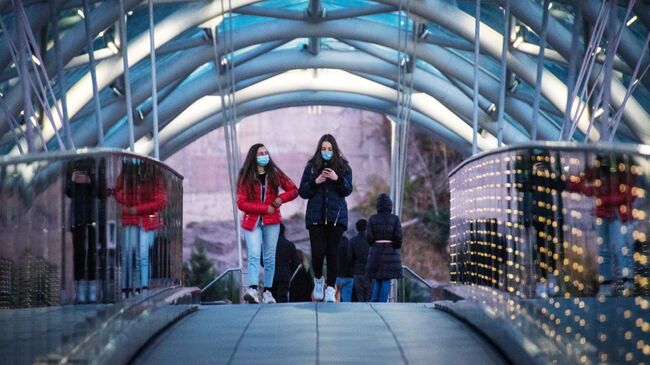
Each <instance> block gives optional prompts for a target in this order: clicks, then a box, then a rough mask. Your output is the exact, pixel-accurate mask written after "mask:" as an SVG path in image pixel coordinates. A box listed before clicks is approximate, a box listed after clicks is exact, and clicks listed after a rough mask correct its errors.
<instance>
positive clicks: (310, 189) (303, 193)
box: [298, 164, 317, 199]
mask: <svg viewBox="0 0 650 365" xmlns="http://www.w3.org/2000/svg"><path fill="white" fill-rule="evenodd" d="M316 186H317V185H316V182H315V181H314V179H313V178H312V176H311V165H310V164H307V166H305V170H304V171H303V172H302V178H301V179H300V188H299V189H298V194H300V197H301V198H303V199H309V198H311V197H313V196H314V194H316Z"/></svg>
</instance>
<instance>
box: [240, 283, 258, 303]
mask: <svg viewBox="0 0 650 365" xmlns="http://www.w3.org/2000/svg"><path fill="white" fill-rule="evenodd" d="M259 296H260V294H259V293H258V292H257V289H253V288H250V287H249V288H248V289H246V293H244V300H245V301H247V302H248V303H249V304H260V298H259Z"/></svg>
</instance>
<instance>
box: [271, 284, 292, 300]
mask: <svg viewBox="0 0 650 365" xmlns="http://www.w3.org/2000/svg"><path fill="white" fill-rule="evenodd" d="M272 294H273V298H275V301H276V302H278V303H288V302H289V282H288V281H274V282H273V291H272Z"/></svg>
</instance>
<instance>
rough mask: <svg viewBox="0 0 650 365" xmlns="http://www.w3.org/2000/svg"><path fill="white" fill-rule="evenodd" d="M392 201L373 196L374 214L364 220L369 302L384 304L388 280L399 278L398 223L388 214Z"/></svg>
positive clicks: (400, 272)
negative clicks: (374, 202)
mask: <svg viewBox="0 0 650 365" xmlns="http://www.w3.org/2000/svg"><path fill="white" fill-rule="evenodd" d="M392 211H393V202H392V201H391V199H390V197H389V196H388V195H386V194H384V193H382V194H380V195H379V197H377V214H374V215H372V216H371V217H370V218H369V219H368V227H367V229H366V238H367V240H368V243H369V244H370V249H369V251H368V262H367V263H366V275H367V276H368V278H370V279H372V280H374V282H373V286H372V301H373V302H387V301H388V295H389V293H390V281H391V280H392V279H399V278H401V277H402V260H401V258H400V254H399V249H400V248H401V247H402V223H401V222H400V219H399V217H398V216H396V215H395V214H392Z"/></svg>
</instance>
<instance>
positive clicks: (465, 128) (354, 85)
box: [119, 70, 497, 149]
mask: <svg viewBox="0 0 650 365" xmlns="http://www.w3.org/2000/svg"><path fill="white" fill-rule="evenodd" d="M310 74H311V73H310V70H294V71H289V72H285V73H283V74H280V75H278V76H274V77H272V78H270V79H268V80H265V81H262V82H260V83H257V84H255V85H252V86H249V87H247V88H245V89H242V90H239V91H237V93H236V100H238V102H245V101H248V100H254V99H257V98H261V97H265V96H270V95H276V94H281V93H287V92H296V91H307V90H311V91H342V92H348V93H354V94H360V95H367V96H372V97H375V98H379V99H384V100H387V101H394V100H395V98H396V97H397V94H396V91H395V90H394V89H391V88H388V87H386V86H383V85H380V84H377V83H375V82H373V81H370V80H367V79H364V78H362V77H359V76H355V75H352V74H350V73H348V72H345V71H340V70H321V71H320V74H321V75H322V76H319V77H318V78H313V77H305V76H309V75H310ZM218 101H219V97H218V96H212V97H203V98H201V99H198V100H197V101H196V102H194V103H193V104H192V105H191V106H190V107H188V108H187V109H185V110H184V111H183V112H182V113H181V114H180V115H179V116H177V117H176V118H174V120H173V121H171V122H170V123H169V124H168V125H167V126H166V127H165V128H163V129H162V130H161V131H160V133H159V138H160V142H161V144H164V143H166V141H167V140H169V139H171V138H173V137H174V136H175V135H176V134H178V133H180V132H182V131H184V130H186V129H188V128H191V127H192V126H193V125H194V124H196V123H198V122H200V121H201V120H203V119H205V118H208V117H209V116H211V115H213V114H215V113H218V112H219V111H220V107H221V104H220V103H219V102H218ZM412 107H413V109H414V110H416V111H419V112H420V113H423V114H425V115H427V116H428V117H429V118H431V119H432V120H436V121H437V122H438V123H440V124H441V125H443V126H444V127H446V128H447V129H449V130H450V131H453V132H454V133H456V134H458V135H459V136H460V137H462V138H463V139H465V140H466V141H471V140H472V138H473V133H472V129H471V127H470V126H469V125H467V124H466V123H465V122H464V121H462V119H460V118H459V117H458V116H456V115H455V114H453V113H452V112H451V111H449V110H448V109H446V108H445V107H444V105H442V104H441V103H440V102H439V101H438V100H436V99H435V98H433V97H431V96H429V95H426V94H422V93H417V94H414V95H413V96H412ZM119 142H120V144H121V145H123V144H124V143H125V142H126V141H125V139H124V138H122V139H121V141H119ZM478 144H479V147H480V148H481V149H487V148H493V147H495V146H496V144H497V142H496V139H495V138H494V136H492V135H489V134H488V135H487V136H485V137H484V136H483V135H480V136H479V140H478Z"/></svg>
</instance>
